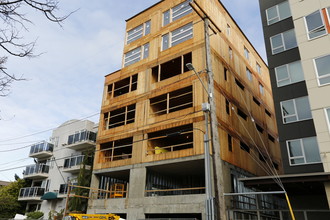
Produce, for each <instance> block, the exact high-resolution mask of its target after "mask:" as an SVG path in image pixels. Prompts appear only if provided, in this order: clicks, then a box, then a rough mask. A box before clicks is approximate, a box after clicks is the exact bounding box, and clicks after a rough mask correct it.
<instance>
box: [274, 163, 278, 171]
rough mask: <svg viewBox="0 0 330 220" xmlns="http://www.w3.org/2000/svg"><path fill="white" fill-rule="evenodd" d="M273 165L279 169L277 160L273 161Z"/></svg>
mask: <svg viewBox="0 0 330 220" xmlns="http://www.w3.org/2000/svg"><path fill="white" fill-rule="evenodd" d="M273 166H274V168H275V169H276V170H278V163H276V162H274V161H273Z"/></svg>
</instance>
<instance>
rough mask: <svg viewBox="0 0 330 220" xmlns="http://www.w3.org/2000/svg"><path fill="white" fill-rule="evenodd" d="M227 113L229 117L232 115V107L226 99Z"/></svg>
mask: <svg viewBox="0 0 330 220" xmlns="http://www.w3.org/2000/svg"><path fill="white" fill-rule="evenodd" d="M226 112H227V114H228V115H230V105H229V101H228V100H227V99H226Z"/></svg>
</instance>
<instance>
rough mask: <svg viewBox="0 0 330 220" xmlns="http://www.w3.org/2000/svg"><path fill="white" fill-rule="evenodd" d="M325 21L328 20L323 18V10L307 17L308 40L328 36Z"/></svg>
mask: <svg viewBox="0 0 330 220" xmlns="http://www.w3.org/2000/svg"><path fill="white" fill-rule="evenodd" d="M323 10H325V9H323ZM324 20H328V18H327V17H323V16H322V10H318V11H316V12H313V13H312V14H310V15H307V16H306V17H305V21H306V27H307V34H308V39H313V38H316V37H319V36H322V35H325V34H327V30H326V26H325V21H324Z"/></svg>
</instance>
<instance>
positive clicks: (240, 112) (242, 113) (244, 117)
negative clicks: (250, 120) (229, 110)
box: [237, 108, 247, 121]
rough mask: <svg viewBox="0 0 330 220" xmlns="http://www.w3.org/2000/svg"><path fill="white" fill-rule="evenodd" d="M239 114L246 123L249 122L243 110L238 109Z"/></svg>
mask: <svg viewBox="0 0 330 220" xmlns="http://www.w3.org/2000/svg"><path fill="white" fill-rule="evenodd" d="M237 114H238V115H239V116H240V117H241V118H243V119H244V120H245V121H246V120H247V115H246V114H245V113H244V112H243V111H242V110H241V109H239V108H237Z"/></svg>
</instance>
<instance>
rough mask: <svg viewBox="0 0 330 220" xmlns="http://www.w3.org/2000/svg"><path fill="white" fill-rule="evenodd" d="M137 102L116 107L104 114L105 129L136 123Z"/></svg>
mask: <svg viewBox="0 0 330 220" xmlns="http://www.w3.org/2000/svg"><path fill="white" fill-rule="evenodd" d="M134 121H135V104H133V105H129V106H125V107H122V108H118V109H115V110H113V111H110V112H107V113H105V114H104V122H105V129H110V128H115V127H119V126H122V125H127V124H131V123H134Z"/></svg>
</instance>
